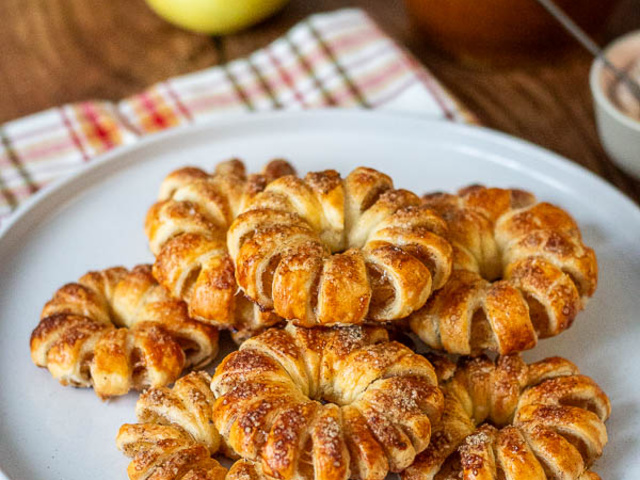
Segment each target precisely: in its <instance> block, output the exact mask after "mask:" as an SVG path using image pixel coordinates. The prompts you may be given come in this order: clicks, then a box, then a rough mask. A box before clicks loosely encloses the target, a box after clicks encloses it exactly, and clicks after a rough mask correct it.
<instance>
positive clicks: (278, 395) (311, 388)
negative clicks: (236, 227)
mask: <svg viewBox="0 0 640 480" xmlns="http://www.w3.org/2000/svg"><path fill="white" fill-rule="evenodd" d="M211 389H212V391H213V393H214V394H215V396H216V402H215V404H214V407H213V421H214V423H215V426H216V428H217V429H218V431H219V432H220V434H221V435H222V436H223V437H224V439H225V441H226V443H227V444H228V445H229V447H230V448H231V449H233V450H234V451H235V452H236V453H237V454H238V455H239V456H240V457H242V458H244V459H246V460H249V461H251V462H255V463H256V464H257V465H259V468H260V469H261V471H262V472H263V473H264V474H265V475H267V476H269V477H273V478H278V479H281V480H290V479H298V480H311V479H315V480H340V479H348V478H358V479H362V480H382V479H383V478H385V476H386V475H387V473H388V472H399V471H401V470H403V469H405V468H406V467H408V466H409V465H410V464H411V463H412V462H413V460H414V458H415V456H416V455H417V454H418V453H420V452H421V451H423V450H424V449H425V448H426V447H427V445H428V444H429V439H430V436H431V428H432V427H431V425H432V423H433V422H437V421H438V419H439V417H440V413H441V411H442V406H443V397H442V393H441V391H440V389H439V388H438V387H437V381H436V376H435V372H434V369H433V367H432V366H431V364H430V363H429V361H428V360H426V358H424V357H422V356H421V355H417V354H415V353H413V352H412V351H411V350H410V349H409V348H408V347H405V346H404V345H402V344H400V343H397V342H394V341H389V338H388V333H387V331H386V330H385V329H383V328H376V327H362V326H349V327H336V328H333V329H327V328H314V329H306V328H302V327H297V326H295V325H293V324H288V325H287V326H286V327H285V328H284V329H270V330H267V331H266V332H264V333H262V334H261V335H258V336H256V337H253V338H251V339H249V340H247V341H246V342H245V343H243V344H242V345H241V347H240V350H239V351H237V352H233V353H231V354H230V355H229V356H227V357H226V358H225V359H224V360H223V361H222V363H221V364H220V365H219V366H218V368H217V369H216V373H215V375H214V377H213V380H212V382H211Z"/></svg>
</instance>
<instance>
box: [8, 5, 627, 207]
mask: <svg viewBox="0 0 640 480" xmlns="http://www.w3.org/2000/svg"><path fill="white" fill-rule="evenodd" d="M171 1H173V2H178V3H180V1H183V5H184V4H185V2H186V3H190V2H191V3H194V4H198V3H202V2H203V1H205V2H206V1H209V0H195V1H194V0H150V3H153V4H154V5H153V6H154V8H155V9H156V10H157V11H158V12H160V13H162V14H164V15H169V16H171V8H168V9H167V8H166V7H167V3H166V2H169V3H170V2H171ZM214 1H215V0H214ZM163 2H164V3H165V4H164V5H163ZM264 2H265V3H264V5H266V4H267V3H269V4H273V5H271V6H268V7H264V8H265V9H266V10H269V9H272V10H278V8H279V7H280V6H281V4H284V6H283V7H282V8H281V9H280V10H279V11H277V13H275V14H274V15H273V16H271V17H269V18H267V19H266V20H263V21H261V22H260V23H258V24H257V25H254V26H251V27H248V28H245V29H242V30H240V31H239V32H237V33H232V34H227V35H224V36H215V35H207V34H201V33H194V32H190V31H188V30H185V29H182V28H179V27H177V26H175V25H173V24H171V23H169V22H167V21H166V20H164V19H163V18H161V17H160V16H158V15H157V14H156V13H154V11H152V9H151V8H150V7H149V6H148V5H147V4H146V3H145V2H144V0H109V1H104V0H47V1H42V0H2V2H0V26H1V28H0V84H1V86H2V87H1V88H2V94H1V100H0V122H4V121H8V120H11V119H14V118H17V117H20V116H24V115H27V114H30V113H33V112H37V111H39V110H43V109H45V108H48V107H52V106H55V105H60V104H62V103H66V102H76V101H81V100H89V99H108V100H117V99H120V98H123V97H125V96H127V95H130V94H133V93H136V92H139V91H140V90H142V89H144V88H145V87H147V86H149V85H151V84H153V83H154V82H157V81H161V80H165V79H167V78H169V77H172V76H176V75H180V74H183V73H188V72H192V71H196V70H201V69H203V68H206V67H210V66H213V65H216V64H220V63H224V62H227V61H229V60H233V59H235V58H238V57H241V56H245V55H247V54H249V53H251V52H252V51H254V50H255V49H257V48H259V47H262V46H265V45H266V44H268V43H269V42H271V41H273V40H275V39H276V38H278V37H279V36H281V35H282V34H284V33H285V32H286V31H287V29H288V28H290V27H291V26H293V25H294V24H295V23H296V22H299V21H301V20H303V19H304V18H305V17H306V16H308V15H310V14H312V13H316V12H322V11H330V10H335V9H338V8H343V7H349V6H351V7H360V8H362V9H364V10H365V11H367V12H368V13H369V14H370V15H371V16H372V17H373V18H374V19H375V20H376V21H377V22H378V24H379V25H380V27H381V28H382V29H383V30H384V31H385V32H386V33H387V34H389V35H390V36H391V37H393V38H394V39H395V40H396V41H398V42H399V43H400V44H401V45H404V46H405V47H406V48H408V49H409V50H410V51H411V52H412V53H413V54H414V55H415V56H416V57H417V58H418V60H419V61H421V62H422V63H424V64H425V65H426V66H427V67H428V68H429V69H431V71H432V72H433V73H434V74H435V76H436V77H437V78H438V79H439V80H440V81H441V82H442V83H443V84H444V85H445V86H446V87H447V88H448V89H449V90H450V91H451V92H452V93H453V94H454V95H455V96H457V97H458V99H459V100H460V101H461V102H462V103H463V104H465V105H466V106H467V107H468V108H469V109H470V110H471V111H472V112H473V113H474V114H475V115H476V116H477V118H478V119H479V121H480V122H481V123H482V124H483V125H485V126H488V127H490V128H495V129H498V130H502V131H504V132H507V133H510V134H513V135H516V136H518V137H521V138H524V139H527V140H531V141H533V142H535V143H537V144H539V145H542V146H544V147H547V148H550V149H551V150H554V151H556V152H558V153H560V154H563V155H565V156H567V157H569V158H571V159H573V160H575V161H577V162H579V163H581V164H583V165H585V166H587V167H588V168H590V169H591V170H593V171H595V172H596V173H598V174H600V175H602V176H603V177H605V178H607V179H608V180H609V181H611V182H612V183H614V184H616V185H617V186H618V187H620V188H621V189H622V190H623V191H625V192H627V193H628V194H630V195H632V196H634V197H636V198H640V184H639V183H638V182H637V181H635V180H632V179H631V178H630V177H628V176H626V175H624V174H623V173H622V172H621V171H620V170H619V169H618V168H617V167H615V166H614V165H613V164H612V163H611V162H609V161H607V158H606V154H605V153H604V151H603V150H602V147H601V146H600V143H599V141H598V137H597V133H596V130H595V124H594V119H593V107H592V100H591V94H590V91H589V86H588V72H589V68H590V66H591V63H592V57H591V56H590V55H589V54H588V53H587V52H585V51H584V50H582V49H581V47H579V46H578V45H576V44H575V42H573V41H572V40H571V39H569V38H568V37H567V35H566V34H564V33H563V32H562V31H561V30H560V29H559V28H558V27H557V26H556V25H555V24H554V22H553V20H552V19H551V18H550V17H549V16H548V15H547V14H546V12H545V11H544V10H543V9H542V7H540V6H539V5H537V3H536V2H535V0H483V1H478V0H406V1H405V2H403V1H402V0H355V1H341V0H316V1H313V2H312V1H310V0H290V1H289V2H286V0H268V1H267V0H264ZM223 3H224V1H223ZM233 3H234V2H231V1H226V4H227V5H232V4H233ZM240 3H241V2H240ZM254 3H255V2H254ZM258 3H260V2H258ZM557 3H558V4H559V5H560V6H562V7H563V8H564V9H565V10H566V11H567V13H569V14H571V15H572V16H573V18H575V19H576V20H577V21H578V22H579V23H580V24H581V25H582V26H583V27H585V28H586V29H587V30H588V31H589V32H590V33H592V34H593V35H594V36H595V37H596V38H597V39H598V41H599V42H600V43H601V44H602V45H606V44H607V43H609V41H611V40H612V39H614V38H616V37H618V36H620V35H622V34H623V33H626V32H628V31H631V30H634V29H639V28H640V0H620V1H614V0H557ZM276 4H277V5H276ZM169 7H170V5H169ZM194 8H197V5H196V7H194ZM163 9H164V10H163ZM270 13H271V11H268V12H264V16H267V15H268V14H270ZM196 17H197V15H196ZM174 20H176V19H175V18H174ZM177 20H178V21H182V22H184V21H188V19H187V20H185V19H177ZM235 20H237V18H236V19H235ZM197 21H198V19H197V18H196V23H197ZM240 23H242V22H240ZM237 25H238V24H236V25H235V26H234V25H232V26H231V29H234V28H239V27H237ZM212 28H213V27H212ZM216 28H218V29H219V30H220V26H216ZM205 29H206V28H205ZM225 33H226V32H225Z"/></svg>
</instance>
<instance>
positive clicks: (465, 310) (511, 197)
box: [410, 186, 598, 355]
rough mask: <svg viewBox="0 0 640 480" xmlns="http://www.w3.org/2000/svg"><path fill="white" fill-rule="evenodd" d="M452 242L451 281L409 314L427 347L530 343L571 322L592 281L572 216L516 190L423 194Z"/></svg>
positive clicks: (591, 265) (506, 349) (512, 347)
mask: <svg viewBox="0 0 640 480" xmlns="http://www.w3.org/2000/svg"><path fill="white" fill-rule="evenodd" d="M423 200H424V204H425V205H426V206H428V207H429V208H432V209H433V210H434V211H435V212H437V213H438V214H439V215H441V216H442V218H444V219H445V221H446V222H447V226H448V239H449V240H450V242H451V244H452V245H453V252H454V272H453V274H452V275H451V278H450V280H449V282H448V283H447V284H446V285H445V286H444V288H442V289H441V290H440V291H438V292H436V294H435V295H433V296H432V297H431V299H430V300H429V302H428V303H427V304H426V305H425V306H424V307H423V308H422V309H420V310H419V311H417V312H415V313H414V314H413V315H411V317H410V325H411V328H412V330H413V331H414V332H415V333H416V334H417V335H418V336H419V337H420V338H421V339H422V340H423V341H424V342H425V343H427V344H428V345H429V346H430V347H432V348H434V349H438V350H446V351H447V352H450V353H456V354H464V355H469V354H473V355H475V354H478V353H480V352H482V351H485V350H488V351H494V352H497V353H500V354H503V355H504V354H509V353H514V352H520V351H523V350H527V349H530V348H533V347H534V346H535V345H536V343H537V341H538V339H539V338H546V337H552V336H554V335H557V334H559V333H561V332H562V331H564V330H566V329H567V328H569V327H570V326H571V324H572V323H573V320H574V319H575V317H576V315H577V314H578V312H579V311H580V310H582V308H583V307H584V305H585V303H586V301H587V299H588V298H589V297H591V296H592V295H593V293H594V292H595V289H596V286H597V280H598V265H597V261H596V256H595V253H594V251H593V250H592V249H591V248H589V247H587V246H585V245H584V244H583V242H582V237H581V234H580V230H579V228H578V226H577V224H576V222H575V221H574V220H573V218H571V216H570V215H569V214H568V213H567V212H565V211H564V210H562V209H561V208H559V207H556V206H554V205H551V204H549V203H544V202H543V203H538V202H537V200H536V199H535V197H534V196H533V195H532V194H530V193H528V192H524V191H521V190H504V189H499V188H485V187H481V186H473V187H468V188H465V189H463V190H461V191H460V192H459V193H458V195H450V194H445V193H437V194H432V195H426V196H425V197H424V199H423Z"/></svg>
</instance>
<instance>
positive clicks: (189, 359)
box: [30, 265, 218, 398]
mask: <svg viewBox="0 0 640 480" xmlns="http://www.w3.org/2000/svg"><path fill="white" fill-rule="evenodd" d="M30 346H31V358H32V360H33V362H34V363H35V364H36V365H38V366H39V367H45V368H47V369H49V372H50V373H51V374H52V375H53V377H54V378H56V379H57V380H59V381H60V383H62V384H63V385H72V386H75V387H93V388H94V390H95V392H96V394H97V395H98V396H100V397H101V398H107V397H112V396H116V395H124V394H125V393H127V392H128V391H129V390H131V389H135V390H141V389H143V388H145V387H149V386H158V385H166V384H169V383H172V382H173V381H175V380H176V379H177V378H178V377H179V376H180V374H181V373H182V371H183V370H184V369H185V368H188V367H194V368H199V367H202V366H204V365H206V364H208V363H209V362H211V360H213V358H214V357H215V356H216V354H217V353H218V331H217V330H216V329H215V328H213V327H211V326H209V325H205V324H203V323H201V322H198V321H196V320H193V319H192V318H190V317H189V315H188V313H187V307H186V305H185V304H184V302H182V301H180V300H176V299H173V298H172V297H171V296H170V295H169V292H168V291H167V290H166V289H165V288H164V287H162V286H161V285H159V284H158V282H157V281H156V280H155V278H154V277H153V275H152V274H151V266H150V265H139V266H137V267H135V268H133V269H132V270H127V269H126V268H123V267H114V268H109V269H106V270H102V271H98V272H90V273H88V274H86V275H84V276H83V277H82V278H80V279H79V280H78V282H77V283H70V284H68V285H65V286H63V287H62V288H60V289H59V290H58V291H57V292H56V293H55V295H54V296H53V298H52V299H51V300H50V301H49V302H48V303H47V304H46V305H45V307H44V309H43V311H42V315H41V320H40V323H39V324H38V326H37V327H36V328H35V330H34V331H33V333H32V334H31V342H30Z"/></svg>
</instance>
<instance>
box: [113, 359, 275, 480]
mask: <svg viewBox="0 0 640 480" xmlns="http://www.w3.org/2000/svg"><path fill="white" fill-rule="evenodd" d="M210 382H211V377H210V376H209V374H207V373H206V372H203V371H200V372H192V373H190V374H188V375H185V376H184V377H182V378H181V379H179V380H178V381H177V382H176V383H175V385H174V386H173V388H171V389H169V388H166V387H158V388H150V389H149V390H146V391H145V392H143V393H142V394H141V395H140V398H139V399H138V402H137V403H136V415H137V417H138V421H139V423H136V424H125V425H122V427H120V430H119V431H118V435H117V437H116V446H117V447H118V449H119V450H120V451H122V452H123V453H124V454H125V455H126V456H127V457H130V458H131V463H130V464H129V467H128V468H127V473H128V474H129V478H130V480H146V479H150V478H153V479H156V480H224V479H226V480H264V479H265V478H266V477H264V475H263V474H262V471H261V470H260V468H259V466H258V465H255V464H253V463H251V462H248V461H246V460H238V461H237V462H236V463H234V465H233V466H232V467H231V469H230V470H229V471H228V472H227V470H226V469H225V468H224V467H223V466H222V465H220V464H219V463H218V462H217V461H216V460H215V459H213V458H212V455H214V454H216V453H218V450H220V449H223V450H224V445H222V444H221V439H220V434H219V433H218V431H217V430H216V429H215V428H213V422H212V419H211V414H212V411H211V409H212V407H213V404H214V401H215V399H214V397H213V393H211V389H210V388H209V383H210Z"/></svg>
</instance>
